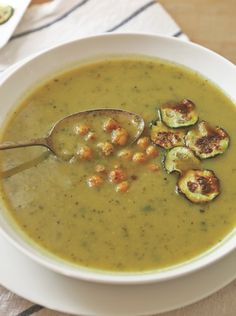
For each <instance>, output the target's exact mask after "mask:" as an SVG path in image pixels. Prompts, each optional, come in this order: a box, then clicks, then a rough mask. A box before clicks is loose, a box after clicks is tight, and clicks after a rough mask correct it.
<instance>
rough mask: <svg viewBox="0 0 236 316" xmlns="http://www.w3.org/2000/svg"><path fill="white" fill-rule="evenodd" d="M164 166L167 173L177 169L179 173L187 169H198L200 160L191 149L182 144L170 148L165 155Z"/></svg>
mask: <svg viewBox="0 0 236 316" xmlns="http://www.w3.org/2000/svg"><path fill="white" fill-rule="evenodd" d="M164 167H165V169H166V171H167V172H168V173H171V172H173V171H178V172H180V173H182V172H184V171H186V170H189V169H198V168H199V167H200V160H199V159H198V158H197V157H196V156H195V155H194V153H193V151H192V150H191V149H190V148H188V147H184V146H179V147H175V148H172V149H170V150H169V151H168V152H167V153H166V156H165V160H164Z"/></svg>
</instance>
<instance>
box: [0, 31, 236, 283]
mask: <svg viewBox="0 0 236 316" xmlns="http://www.w3.org/2000/svg"><path fill="white" fill-rule="evenodd" d="M114 54H118V55H120V54H136V55H137V54H140V55H146V56H152V57H159V58H163V59H166V60H170V61H173V62H175V63H179V64H182V65H184V66H187V67H189V68H191V69H193V70H196V71H198V72H199V73H201V74H202V75H203V76H205V77H207V78H208V79H210V80H211V81H212V82H214V83H215V84H217V85H218V86H220V87H221V88H222V89H223V90H224V91H225V93H226V94H227V95H228V96H229V97H230V98H232V99H233V100H236V89H235V87H236V82H235V81H236V67H235V66H234V65H233V64H232V63H230V62H229V61H227V60H226V59H224V58H223V57H221V56H219V55H217V54H216V53H214V52H212V51H210V50H208V49H206V48H203V47H201V46H199V45H196V44H193V43H189V42H184V41H181V40H178V39H175V38H169V37H161V36H153V35H145V34H106V35H100V36H94V37H89V38H84V39H80V40H76V41H73V42H69V43H66V44H63V45H61V46H58V47H56V48H53V49H50V50H48V51H45V52H42V53H40V54H39V55H37V56H36V57H33V58H31V59H30V60H28V61H26V62H25V63H24V64H23V65H21V66H18V67H17V69H16V70H15V71H13V72H12V73H11V74H10V75H9V76H7V78H5V79H4V81H3V82H2V84H1V87H0V100H4V106H1V107H0V124H3V122H4V120H5V118H6V116H7V115H8V113H9V112H10V111H11V110H12V107H13V105H15V104H16V103H17V100H19V99H20V97H21V96H22V95H24V93H25V92H26V91H28V90H29V89H30V88H31V87H33V86H34V85H35V84H36V83H38V82H40V81H41V80H44V79H45V78H47V77H48V76H50V75H52V74H54V73H57V72H58V71H60V70H62V69H66V68H68V67H70V68H71V65H72V64H75V63H78V61H83V60H88V59H94V58H95V57H99V56H100V57H101V56H106V55H114ZM0 227H1V229H0V231H1V233H3V234H4V236H5V237H7V239H8V240H9V241H10V242H11V243H13V244H14V245H15V246H16V247H17V248H18V249H20V250H21V251H22V252H23V253H25V254H26V255H27V256H29V257H30V258H32V259H33V260H35V261H36V262H38V263H39V264H42V265H44V266H45V267H48V268H49V269H52V270H54V271H56V272H59V273H61V274H64V275H67V276H70V277H75V278H80V279H84V280H89V281H95V282H103V283H120V284H131V283H133V284H134V283H147V282H157V281H164V280H167V279H171V278H177V277H180V276H182V275H184V274H187V273H190V272H193V271H196V270H197V269H200V268H203V267H205V266H207V265H209V264H212V263H213V262H215V261H216V260H218V259H220V258H222V257H223V256H225V255H226V254H228V253H229V252H230V251H232V250H233V249H235V248H236V229H235V230H234V231H233V232H231V233H230V234H229V235H228V236H227V237H226V238H225V239H224V240H223V241H222V242H221V243H220V244H218V245H217V246H215V247H214V248H212V249H210V250H209V251H207V252H205V253H203V254H202V255H200V256H198V257H197V258H194V259H193V260H191V261H188V262H185V263H183V264H179V265H177V266H173V267H170V268H168V269H163V270H159V271H151V272H146V273H109V272H103V271H95V270H90V269H85V268H80V267H75V266H73V265H70V264H69V263H67V262H65V261H62V260H60V259H57V258H55V257H54V256H52V255H49V254H47V253H45V252H42V251H40V250H39V249H37V247H34V246H32V244H30V243H29V242H27V241H26V240H25V239H24V238H22V236H21V235H20V234H19V232H17V230H16V229H15V227H14V225H12V224H11V222H10V220H9V218H8V217H7V215H6V211H4V207H3V206H2V210H1V212H0ZM19 271H20V268H19Z"/></svg>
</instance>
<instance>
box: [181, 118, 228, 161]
mask: <svg viewBox="0 0 236 316" xmlns="http://www.w3.org/2000/svg"><path fill="white" fill-rule="evenodd" d="M185 143H186V145H187V146H188V147H189V148H191V149H192V150H193V151H194V152H195V154H196V155H197V156H198V157H200V158H201V159H206V158H211V157H214V156H216V155H219V154H223V153H224V152H225V150H226V149H227V148H228V146H229V135H228V134H227V133H226V131H225V130H223V129H222V128H220V127H211V126H210V124H209V123H207V122H205V121H202V122H200V123H199V124H198V126H197V128H196V129H193V130H191V131H189V132H188V133H187V135H186V136H185Z"/></svg>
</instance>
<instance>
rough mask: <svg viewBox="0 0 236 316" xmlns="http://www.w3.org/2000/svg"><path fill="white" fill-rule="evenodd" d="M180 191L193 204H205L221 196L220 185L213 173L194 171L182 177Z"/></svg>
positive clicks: (179, 181)
mask: <svg viewBox="0 0 236 316" xmlns="http://www.w3.org/2000/svg"><path fill="white" fill-rule="evenodd" d="M178 190H179V192H181V193H183V194H184V195H185V196H186V198H187V199H188V200H190V201H191V202H193V203H205V202H210V201H212V200H213V199H214V198H215V197H217V195H219V194H220V183H219V179H218V178H217V177H216V175H215V174H214V172H213V171H211V170H194V169H192V170H188V171H186V172H184V173H183V174H182V175H181V176H180V178H179V180H178Z"/></svg>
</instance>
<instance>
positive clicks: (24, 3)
mask: <svg viewBox="0 0 236 316" xmlns="http://www.w3.org/2000/svg"><path fill="white" fill-rule="evenodd" d="M30 1H31V0H18V1H16V0H0V3H1V4H2V5H10V6H12V7H13V9H14V13H13V15H12V17H11V18H10V19H9V20H8V21H7V22H6V23H4V24H1V25H0V48H2V47H3V46H4V45H5V44H6V43H7V42H8V40H9V38H10V37H11V35H12V33H13V32H14V31H15V28H16V27H17V25H18V23H19V22H20V20H21V18H22V16H23V14H24V13H25V11H26V9H27V7H28V5H29V3H30Z"/></svg>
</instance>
